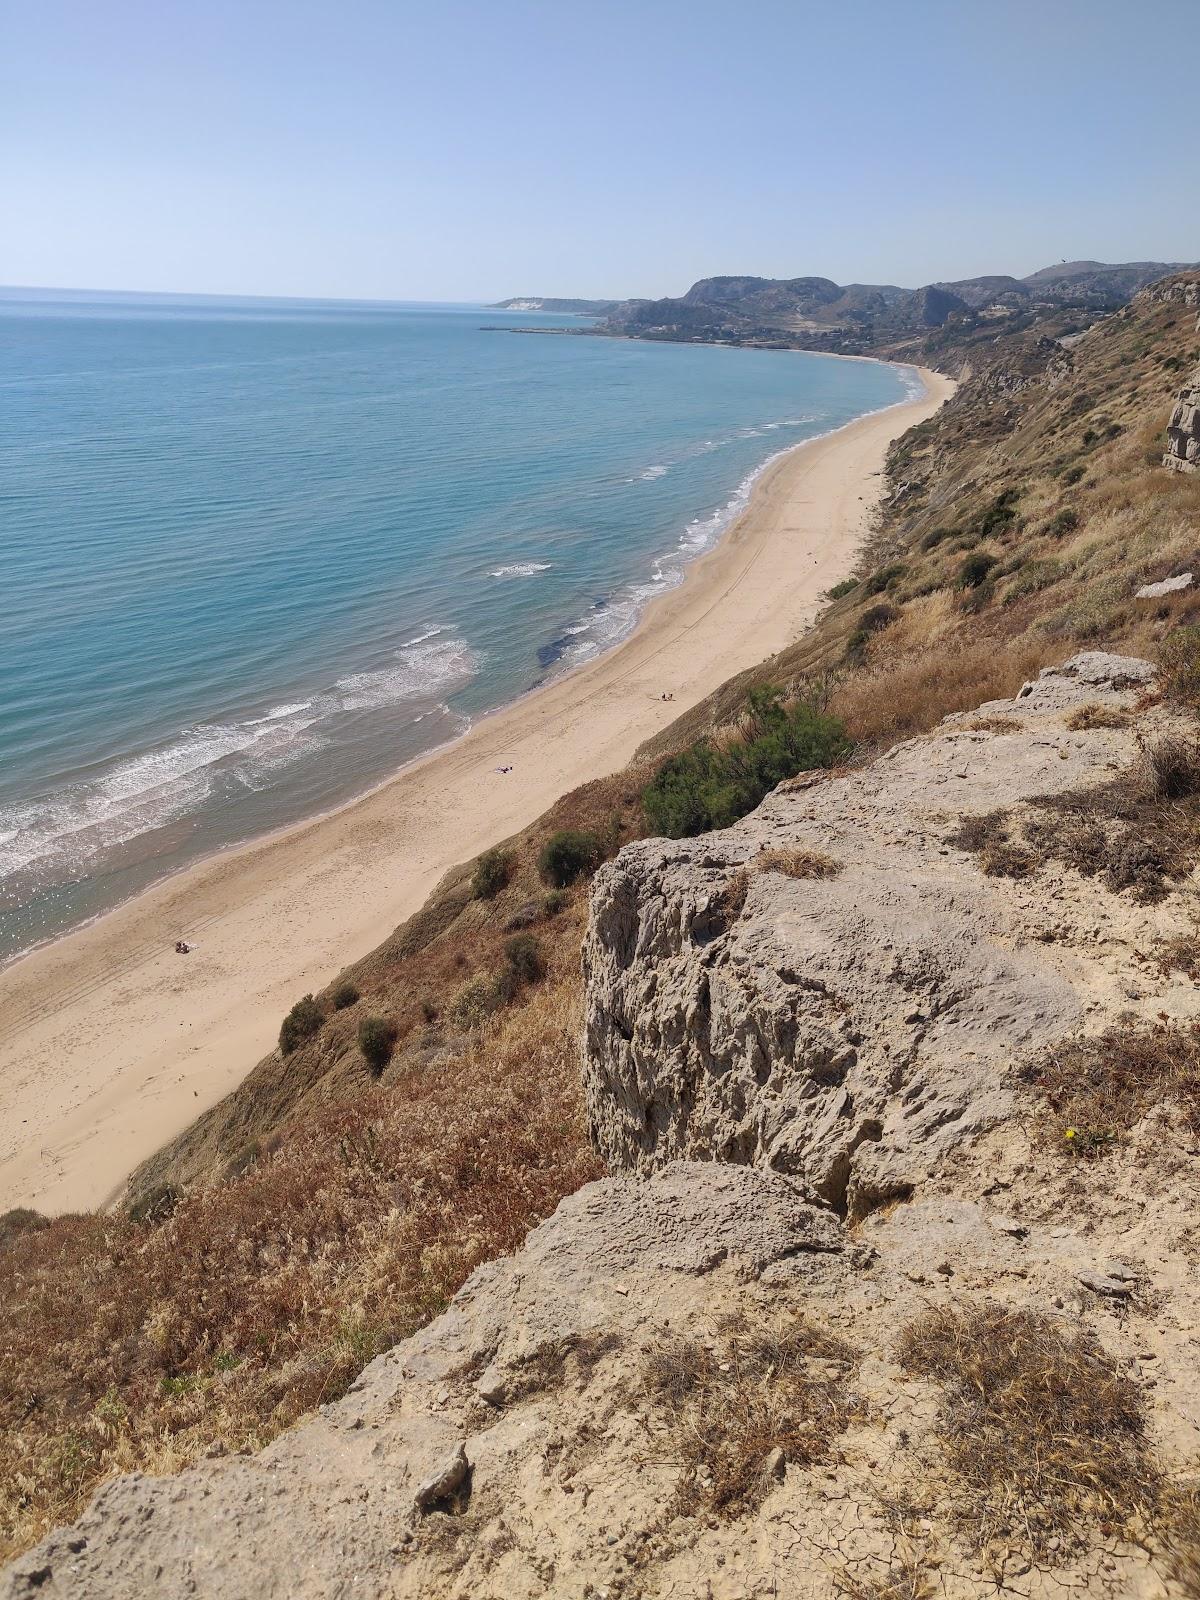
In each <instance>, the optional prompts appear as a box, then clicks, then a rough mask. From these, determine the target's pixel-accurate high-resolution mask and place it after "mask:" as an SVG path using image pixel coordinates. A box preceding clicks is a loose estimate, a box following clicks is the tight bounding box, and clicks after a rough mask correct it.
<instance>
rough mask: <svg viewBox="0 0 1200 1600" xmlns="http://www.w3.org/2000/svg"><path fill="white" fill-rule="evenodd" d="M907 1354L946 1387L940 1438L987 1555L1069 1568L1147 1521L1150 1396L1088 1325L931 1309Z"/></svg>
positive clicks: (970, 1527) (967, 1527)
mask: <svg viewBox="0 0 1200 1600" xmlns="http://www.w3.org/2000/svg"><path fill="white" fill-rule="evenodd" d="M898 1355H899V1359H900V1364H901V1366H902V1368H903V1369H904V1371H905V1372H906V1373H909V1374H911V1375H914V1376H919V1377H924V1378H931V1379H933V1380H934V1381H935V1382H936V1383H938V1384H939V1385H940V1386H941V1388H942V1391H943V1403H942V1409H941V1413H940V1416H939V1419H938V1424H937V1431H938V1436H939V1439H940V1442H941V1445H942V1448H943V1449H944V1451H945V1454H946V1458H947V1461H948V1463H949V1465H950V1467H951V1470H952V1471H953V1473H954V1477H955V1480H956V1484H957V1489H958V1506H957V1510H958V1513H959V1516H960V1521H961V1527H962V1530H963V1532H964V1533H966V1534H967V1535H968V1536H969V1537H970V1538H971V1539H972V1541H973V1542H974V1543H975V1544H976V1546H977V1547H978V1548H980V1549H986V1548H987V1547H988V1546H990V1545H992V1544H994V1543H996V1542H999V1541H1003V1542H1004V1543H1005V1544H1007V1545H1009V1546H1014V1545H1015V1546H1017V1547H1018V1548H1022V1549H1024V1550H1025V1551H1026V1552H1027V1554H1028V1555H1029V1556H1030V1557H1031V1558H1032V1559H1034V1560H1038V1561H1043V1562H1046V1561H1051V1560H1054V1561H1061V1560H1064V1559H1066V1558H1067V1557H1068V1556H1069V1555H1070V1554H1071V1553H1073V1552H1074V1551H1077V1550H1078V1549H1079V1548H1081V1547H1082V1546H1083V1545H1084V1544H1085V1543H1086V1542H1087V1540H1088V1538H1089V1537H1090V1535H1091V1534H1092V1533H1093V1532H1094V1531H1095V1530H1096V1529H1098V1528H1101V1527H1104V1528H1106V1529H1109V1530H1111V1531H1121V1530H1124V1529H1126V1528H1129V1527H1131V1526H1133V1525H1134V1524H1136V1523H1138V1522H1139V1521H1140V1520H1142V1519H1144V1517H1145V1516H1146V1515H1147V1513H1148V1511H1149V1509H1150V1508H1151V1506H1152V1505H1153V1502H1154V1498H1155V1495H1156V1492H1157V1488H1158V1478H1157V1474H1156V1471H1155V1469H1154V1466H1153V1464H1152V1461H1151V1459H1150V1456H1149V1453H1148V1450H1147V1446H1146V1441H1145V1416H1144V1408H1143V1403H1142V1398H1141V1395H1140V1393H1139V1391H1138V1389H1137V1386H1136V1385H1135V1384H1134V1383H1133V1382H1132V1380H1131V1379H1130V1378H1129V1377H1128V1376H1126V1375H1125V1374H1124V1373H1123V1372H1121V1371H1120V1370H1119V1369H1118V1367H1117V1366H1116V1364H1115V1363H1114V1362H1113V1361H1112V1360H1111V1359H1110V1358H1109V1357H1108V1356H1107V1355H1106V1354H1105V1353H1104V1351H1103V1350H1102V1349H1101V1348H1100V1346H1099V1345H1098V1344H1097V1343H1096V1341H1095V1340H1094V1339H1093V1338H1092V1336H1091V1335H1090V1334H1089V1333H1088V1332H1086V1331H1085V1330H1083V1329H1079V1328H1075V1329H1070V1328H1068V1327H1067V1326H1066V1325H1065V1324H1064V1323H1062V1322H1061V1321H1058V1320H1056V1319H1054V1318H1052V1317H1048V1316H1045V1315H1043V1314H1041V1313H1038V1312H1034V1311H1026V1310H1018V1309H1013V1308H1011V1307H1007V1306H1001V1305H997V1304H983V1305H977V1306H972V1307H966V1308H955V1307H950V1306H941V1307H931V1308H930V1309H929V1310H927V1311H925V1312H923V1313H922V1314H921V1316H919V1317H918V1318H916V1320H915V1321H913V1322H911V1323H910V1324H909V1325H908V1327H907V1328H905V1329H904V1331H903V1332H902V1334H901V1336H900V1342H899V1347H898Z"/></svg>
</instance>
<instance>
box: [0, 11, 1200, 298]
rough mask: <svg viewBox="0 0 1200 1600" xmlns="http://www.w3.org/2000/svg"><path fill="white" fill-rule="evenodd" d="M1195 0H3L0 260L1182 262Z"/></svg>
mask: <svg viewBox="0 0 1200 1600" xmlns="http://www.w3.org/2000/svg"><path fill="white" fill-rule="evenodd" d="M1197 4H1198V0H1155V4H1154V6H1153V8H1152V10H1151V11H1150V12H1149V13H1147V14H1146V15H1141V16H1139V15H1138V11H1137V8H1136V7H1134V6H1132V5H1130V4H1129V0H988V3H984V0H953V3H949V0H947V3H943V0H909V3H907V4H906V3H904V0H855V4H854V5H853V6H847V5H838V4H836V3H831V0H820V3H819V4H813V3H810V0H778V3H777V0H741V3H740V4H738V5H731V4H730V3H729V0H722V3H720V4H718V3H715V0H687V3H681V0H640V3H626V0H613V3H608V4H604V3H594V4H587V5H584V4H580V3H577V0H557V3H544V0H438V3H436V4H434V3H423V4H419V5H418V4H413V3H410V0H338V3H336V4H334V3H331V0H325V3H314V0H204V3H203V4H200V3H198V0H191V3H189V0H103V3H97V0H36V3H27V4H24V5H21V4H13V5H12V6H10V7H9V9H8V13H7V17H6V21H5V23H4V28H3V47H2V49H0V283H6V284H26V285H46V286H62V287H80V288H83V287H86V288H99V289H132V290H137V289H141V290H167V291H178V292H194V293H211V294H262V295H314V296H335V297H347V298H367V299H418V300H472V301H478V300H490V299H496V298H500V297H502V296H507V295H515V294H545V295H583V296H593V297H614V298H616V297H625V296H630V295H647V296H657V295H662V294H678V293H681V292H682V291H683V290H684V289H685V288H686V287H687V286H688V284H689V283H691V282H692V281H693V280H695V279H696V278H699V277H704V276H707V275H710V274H715V273H756V274H761V275H764V276H769V277H794V276H800V275H805V274H810V273H815V274H820V275H822V276H826V277H831V278H833V279H835V280H837V281H838V282H842V283H845V282H852V281H856V282H873V283H879V282H884V283H898V284H903V285H907V286H913V287H915V286H918V285H920V284H923V283H928V282H930V281H933V280H935V279H954V278H959V277H967V276H973V275H975V274H978V273H983V272H1009V273H1013V274H1015V275H1018V276H1020V275H1023V274H1025V273H1028V272H1030V271H1033V270H1034V269H1036V268H1038V267H1041V266H1045V265H1047V264H1049V263H1051V262H1055V261H1058V260H1062V259H1064V258H1069V259H1074V258H1077V257H1090V258H1095V259H1099V260H1109V261H1118V260H1133V259H1137V260H1142V259H1149V260H1179V261H1193V260H1197V259H1200V164H1198V163H1197V162H1196V160H1195V147H1196V141H1197V137H1198V136H1200V121H1198V112H1197V100H1196V93H1195V60H1196V52H1195V44H1196V23H1197V16H1198V14H1197Z"/></svg>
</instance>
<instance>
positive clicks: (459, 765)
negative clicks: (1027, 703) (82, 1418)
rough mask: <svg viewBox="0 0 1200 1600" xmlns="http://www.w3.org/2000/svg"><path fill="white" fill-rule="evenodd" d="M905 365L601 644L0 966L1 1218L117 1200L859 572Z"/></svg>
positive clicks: (912, 418) (931, 381)
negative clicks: (545, 829)
mask: <svg viewBox="0 0 1200 1600" xmlns="http://www.w3.org/2000/svg"><path fill="white" fill-rule="evenodd" d="M922 377H923V378H924V381H925V383H926V386H927V392H926V394H925V395H924V396H923V397H922V398H921V399H919V400H914V401H910V402H906V403H904V404H902V405H899V406H894V407H892V408H890V409H889V410H887V411H884V412H879V413H876V414H874V415H872V416H867V417H863V418H860V419H859V420H858V421H857V422H853V423H851V424H849V425H848V426H847V427H844V428H841V429H839V430H838V431H837V432H836V433H833V434H830V435H828V436H826V437H825V438H821V439H816V440H812V441H810V442H808V443H806V444H802V445H799V446H797V447H796V448H795V449H794V450H792V451H790V452H788V454H787V455H785V456H783V457H781V458H780V459H779V460H778V461H776V462H774V463H773V464H772V465H771V466H770V467H768V468H767V470H766V471H765V472H764V473H763V474H762V476H761V477H760V478H759V480H758V482H757V484H756V486H755V489H754V492H753V495H752V497H751V501H750V504H749V506H748V507H747V509H746V511H745V512H744V513H743V514H742V516H741V517H740V518H739V520H738V521H737V522H736V523H735V524H734V525H733V527H732V528H731V529H730V530H729V532H728V533H727V534H726V535H725V537H724V539H722V541H721V543H720V544H719V545H718V546H717V548H716V549H714V550H713V551H711V552H710V553H709V554H708V555H706V556H704V557H703V558H702V559H701V560H699V561H697V562H696V564H695V565H694V566H693V567H692V568H691V570H690V571H689V573H688V575H687V578H686V580H685V582H684V583H683V584H682V585H681V586H680V587H679V588H677V589H675V590H673V591H671V592H670V593H668V594H666V595H664V596H662V597H661V598H660V599H658V600H656V601H654V603H653V604H652V605H651V606H650V607H649V608H648V609H647V611H646V614H645V616H644V617H643V619H642V621H641V623H640V624H639V626H638V628H637V630H636V632H635V633H634V634H633V635H631V637H630V638H629V639H627V640H626V641H625V642H624V643H622V644H621V645H619V646H618V647H617V648H616V649H614V650H612V651H610V652H609V653H608V654H606V655H604V656H601V657H600V658H598V659H597V660H595V661H594V662H590V663H588V664H587V665H586V666H583V667H581V668H579V669H578V670H576V671H574V672H572V673H570V674H569V675H567V676H565V677H563V678H561V679H559V680H557V681H556V682H553V683H551V684H549V685H547V686H546V687H544V688H542V689H539V690H538V691H536V692H535V693H533V694H530V695H528V696H526V697H525V698H524V699H522V700H520V701H518V702H517V703H516V704H515V705H512V706H509V707H507V708H505V709H503V710H500V711H498V712H496V713H494V714H493V715H491V716H488V717H486V718H484V719H483V720H482V721H480V722H479V723H478V724H477V725H476V726H475V727H473V728H472V729H471V731H470V732H469V733H467V734H466V735H465V736H464V737H463V738H462V739H460V740H459V741H458V742H457V743H455V744H453V745H451V746H449V747H447V748H445V749H443V750H441V751H437V752H435V753H433V754H432V755H430V756H427V757H425V758H424V759H422V760H420V761H418V762H415V763H413V764H412V765H410V766H408V767H406V768H405V769H403V770H402V771H401V772H399V773H397V774H396V775H395V776H394V777H392V778H391V779H389V780H388V781H387V782H386V783H384V784H383V785H381V786H380V787H378V788H376V789H375V790H373V791H372V792H371V793H370V794H368V795H366V796H364V797H363V798H361V799H359V800H356V801H353V802H352V803H350V804H348V805H346V806H344V807H342V808H341V809H340V810H338V811H336V812H333V813H331V814H329V815H327V816H324V817H320V818H317V819H315V820H313V821H309V822H306V823H302V824H300V825H298V826H296V827H293V828H290V829H288V830H286V831H284V832H281V833H278V834H275V835H272V836H271V837H269V838H267V839H263V840H259V841H257V842H255V843H252V844H250V845H246V846H243V847H241V848H239V849H238V850H236V851H230V852H228V853H226V854H222V855H219V856H216V857H213V858H211V859H209V860H207V861H204V862H201V863H200V864H199V865H197V866H195V867H192V868H190V869H188V870H187V871H185V872H181V873H179V874H177V875H176V876H174V877H172V878H169V879H167V880H166V881H164V882H163V883H161V884H159V885H157V886H156V887H154V888H152V889H150V890H148V891H147V892H146V893H145V894H143V895H140V896H139V897H138V898H137V899H135V900H132V901H130V902H129V903H128V904H126V905H124V906H121V907H119V908H118V909H117V910H115V911H113V912H111V913H109V914H108V915H106V916H104V917H102V918H100V919H99V920H98V921H96V922H95V923H93V924H91V925H89V926H87V927H85V928H83V929H81V930H79V931H78V932H76V933H74V934H71V935H69V936H68V937H66V938H64V939H61V940H59V941H57V942H56V943H54V944H51V945H48V946H46V947H45V948H43V949H40V950H37V951H35V952H34V953H33V954H31V955H29V956H27V957H26V958H25V959H23V960H22V961H19V962H17V963H16V964H14V965H13V966H11V967H9V968H8V969H7V970H6V971H4V972H3V973H0V1211H2V1210H4V1209H5V1208H7V1207H10V1206H15V1205H29V1206H34V1207H36V1208H37V1209H38V1210H41V1211H45V1212H48V1213H57V1212H63V1211H73V1210H86V1209H91V1208H94V1207H96V1206H100V1205H103V1204H105V1203H106V1202H108V1201H109V1200H111V1199H112V1198H113V1197H114V1196H115V1195H116V1194H117V1193H119V1191H120V1188H121V1185H122V1184H123V1182H124V1179H125V1178H126V1176H127V1175H128V1173H129V1172H130V1171H131V1170H132V1168H133V1167H134V1166H136V1165H137V1163H138V1162H140V1161H142V1160H143V1159H145V1158H146V1157H147V1156H149V1155H151V1154H152V1153H153V1152H154V1151H155V1150H156V1149H157V1148H158V1147H159V1146H160V1145H162V1144H163V1143H164V1142H165V1141H166V1140H167V1139H169V1138H171V1137H172V1136H173V1135H174V1134H176V1133H178V1132H179V1131H180V1130H181V1129H182V1128H183V1127H185V1126H186V1125H187V1124H188V1123H189V1122H190V1121H191V1120H192V1118H193V1117H195V1116H196V1115H197V1114H198V1113H199V1112H201V1111H203V1110H205V1109H206V1108H207V1107H209V1106H211V1105H213V1104H214V1103H215V1102H216V1101H217V1100H219V1099H220V1098H221V1097H222V1096H223V1095H224V1094H226V1093H227V1092H228V1091H229V1090H230V1089H231V1088H232V1087H233V1086H234V1085H235V1084H236V1083H237V1082H238V1081H239V1079H240V1078H242V1077H243V1076H244V1075H245V1073H246V1072H248V1071H249V1069H250V1068H251V1067H252V1066H253V1065H254V1063H255V1062H256V1061H257V1060H258V1059H259V1057H261V1056H262V1055H263V1054H265V1053H266V1051H268V1050H269V1049H270V1048H271V1047H272V1046H273V1044H274V1043H275V1039H276V1035H277V1032H278V1028H279V1021H280V1018H281V1017H282V1015H283V1013H284V1012H285V1011H286V1010H287V1009H288V1007H289V1006H290V1005H291V1004H292V1002H293V1001H294V1000H295V999H296V998H297V997H298V996H299V995H301V994H303V993H305V992H306V991H308V990H313V989H317V988H319V987H320V986H321V985H323V984H324V983H326V982H327V981H328V980H329V979H330V978H331V977H332V976H334V975H335V974H336V972H337V971H338V970H340V968H342V967H343V966H345V965H346V964H347V963H348V962H350V961H353V960H356V959H357V958H358V957H360V956H362V955H365V954H366V953H367V952H368V951H369V950H370V949H372V948H373V947H374V946H375V945H376V944H378V943H379V942H380V941H381V940H382V939H383V938H385V937H386V936H387V935H388V934H389V933H390V932H391V931H392V929H393V928H394V927H395V926H396V925H397V923H399V922H402V921H403V920H404V919H405V918H406V917H408V916H409V915H411V914H412V912H414V911H415V910H417V909H418V907H419V906H420V905H421V903H422V902H423V901H424V900H425V898H426V896H427V895H428V894H429V892H430V891H431V889H432V888H433V887H434V885H435V884H436V883H437V881H438V880H439V878H440V877H441V876H442V874H443V873H444V872H445V870H446V869H447V868H448V867H449V866H451V865H453V864H454V863H456V862H459V861H463V860H466V859H469V858H470V857H471V856H473V855H475V854H477V853H478V852H479V851H480V850H482V849H483V848H485V847H486V846H487V845H489V844H491V843H494V842H495V841H496V840H498V839H502V838H504V837H506V836H507V835H509V834H511V833H513V832H515V831H517V830H518V829H520V828H522V827H524V826H526V825H527V824H528V823H529V822H531V821H532V820H533V819H534V818H535V817H537V816H538V815H539V814H540V813H541V812H543V811H545V810H546V809H547V807H548V806H549V805H551V804H552V802H553V801H554V800H555V799H556V798H557V797H558V796H559V795H560V794H562V793H563V792H564V791H566V790H568V789H571V788H573V787H575V786H576V785H578V784H580V783H583V782H585V781H587V780H588V779H590V778H593V777H597V776H599V775H601V774H603V773H606V772H610V771H613V770H615V769H617V768H619V767H621V766H622V765H624V764H625V763H626V762H627V761H628V760H629V758H630V757H631V756H632V754H633V752H634V751H635V750H636V749H637V747H638V745H640V744H641V743H642V742H643V741H644V740H645V739H647V738H648V737H649V736H650V735H652V734H654V733H656V732H657V731H659V730H660V729H661V728H663V727H664V726H665V725H666V724H667V723H669V722H670V721H672V720H673V719H674V718H675V717H676V716H678V715H679V713H680V712H681V711H683V710H684V709H686V708H687V707H688V706H689V705H692V704H694V703H695V702H696V701H698V700H700V699H702V698H703V697H704V696H705V695H707V694H709V693H710V692H711V691H712V690H713V689H715V688H716V687H717V686H718V685H719V684H721V683H722V682H723V681H724V680H725V679H727V678H729V677H731V676H733V674H735V673H737V672H740V671H741V670H743V669H744V668H746V667H748V666H751V665H753V664H754V663H755V662H758V661H760V660H762V659H763V658H764V657H766V656H768V655H770V654H771V653H773V652H774V651H776V650H779V649H782V648H783V647H784V646H785V645H787V644H789V643H790V642H791V641H792V640H793V639H795V638H796V637H797V636H798V635H799V634H800V633H802V632H803V631H804V629H805V628H806V627H807V626H808V624H809V623H810V622H811V620H812V618H813V616H814V615H815V613H816V611H817V610H818V609H819V606H820V604H821V600H820V597H821V595H822V594H823V592H824V591H825V590H827V589H828V588H829V587H830V585H831V584H834V583H836V582H837V581H838V580H839V579H841V578H843V577H845V576H846V574H847V573H848V572H849V571H850V570H851V569H852V567H853V565H854V559H855V554H856V551H857V550H858V548H859V545H860V542H861V539H862V536H863V534H864V533H865V532H866V530H867V527H868V523H869V519H870V515H871V513H872V511H873V509H874V506H875V504H876V501H877V499H878V495H879V491H880V487H881V483H882V479H881V477H880V469H881V467H882V465H883V459H884V454H885V451H886V448H887V445H888V442H889V441H890V440H891V439H892V438H894V437H895V436H896V435H897V434H899V433H901V432H903V431H904V430H905V429H906V428H908V427H911V426H912V425H913V424H914V423H916V422H919V421H921V420H922V419H923V418H925V417H927V416H929V415H931V414H932V413H933V412H934V411H936V410H937V409H938V407H939V406H940V405H941V404H942V402H943V401H944V400H945V399H946V398H947V397H948V396H949V395H950V393H951V392H952V391H953V384H952V383H951V382H950V381H949V380H948V379H946V378H943V377H940V376H939V375H937V374H935V373H930V372H923V373H922ZM664 691H669V692H671V693H672V694H673V695H674V700H673V702H672V703H664V702H663V700H662V699H661V695H662V694H663V692H664ZM500 766H508V767H511V769H512V770H511V772H509V773H508V774H506V775H500V774H499V773H497V771H496V769H497V767H500ZM181 931H182V933H183V935H184V936H185V937H186V938H187V939H189V940H190V941H192V942H193V943H194V945H195V946H196V948H195V950H194V951H193V953H192V954H190V955H189V956H187V957H186V958H181V957H180V956H178V955H176V954H175V953H174V948H173V947H174V942H175V940H176V938H178V937H179V935H180V932H181Z"/></svg>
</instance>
